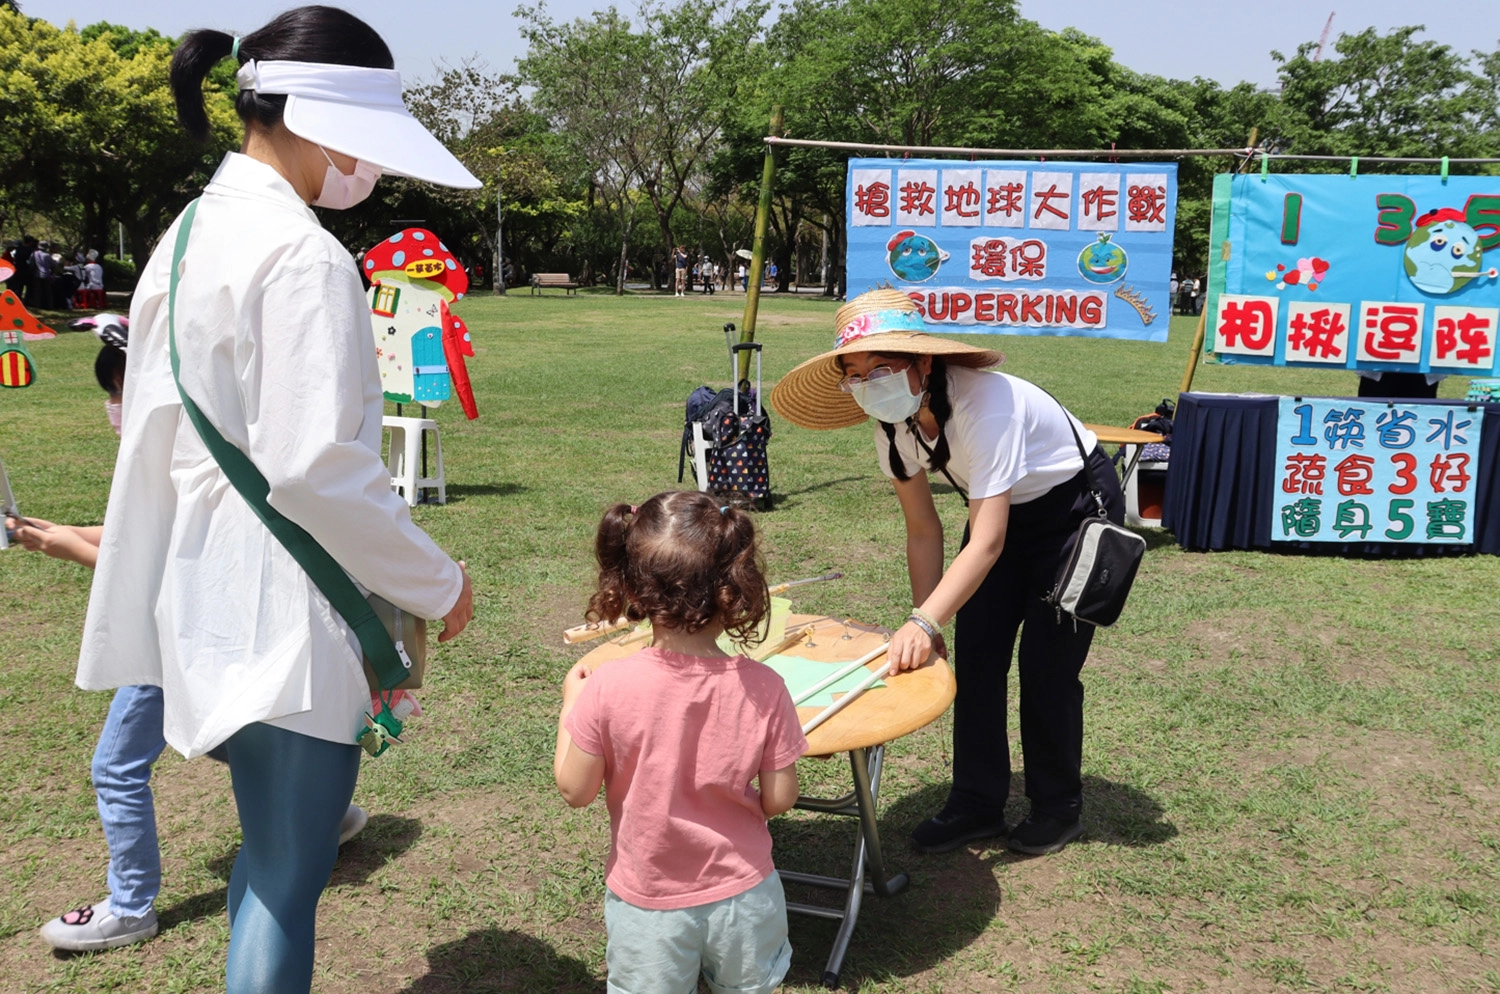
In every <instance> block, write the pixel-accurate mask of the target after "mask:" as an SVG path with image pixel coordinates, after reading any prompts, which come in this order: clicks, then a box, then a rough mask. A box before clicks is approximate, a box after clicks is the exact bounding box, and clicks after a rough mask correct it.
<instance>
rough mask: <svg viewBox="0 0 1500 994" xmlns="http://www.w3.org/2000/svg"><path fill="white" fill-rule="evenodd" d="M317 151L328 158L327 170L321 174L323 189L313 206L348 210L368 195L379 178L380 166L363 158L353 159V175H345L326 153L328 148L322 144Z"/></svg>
mask: <svg viewBox="0 0 1500 994" xmlns="http://www.w3.org/2000/svg"><path fill="white" fill-rule="evenodd" d="M318 151H320V152H322V153H323V158H325V159H327V160H328V171H327V172H326V173H324V174H323V191H322V192H321V193H319V194H318V196H317V198H316V199H315V200H313V206H314V207H327V208H328V209H329V210H335V211H343V210H348V209H349V208H350V207H353V206H354V205H355V204H357V203H359V202H360V201H362V200H364V199H365V198H366V197H368V196H369V195H370V193H371V191H373V190H374V189H375V181H376V180H378V179H380V167H379V166H376V165H372V164H371V163H368V162H366V161H365V160H363V159H355V160H354V175H352V176H346V175H344V174H343V173H341V172H339V167H338V166H335V165H334V164H333V157H332V156H330V155H329V154H328V149H326V148H324V147H323V146H322V145H319V146H318Z"/></svg>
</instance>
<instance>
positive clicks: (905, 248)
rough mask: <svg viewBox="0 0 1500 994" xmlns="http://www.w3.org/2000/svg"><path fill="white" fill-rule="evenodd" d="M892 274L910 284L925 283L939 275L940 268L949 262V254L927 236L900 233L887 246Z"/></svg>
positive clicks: (910, 232)
mask: <svg viewBox="0 0 1500 994" xmlns="http://www.w3.org/2000/svg"><path fill="white" fill-rule="evenodd" d="M885 248H886V251H887V252H888V253H889V254H888V255H887V257H886V258H887V259H888V260H889V262H890V264H891V272H893V273H895V274H896V277H897V278H898V279H902V280H905V281H906V282H908V283H923V282H926V281H927V280H930V279H932V278H933V277H934V276H936V275H937V271H938V267H939V266H941V265H942V264H943V263H945V262H947V261H948V253H947V252H944V251H943V250H942V249H941V248H939V247H938V243H937V242H935V241H933V240H932V239H931V238H928V237H927V236H926V235H919V234H917V233H916V232H915V231H898V232H896V234H895V235H894V236H892V238H891V240H890V241H888V242H886V244H885Z"/></svg>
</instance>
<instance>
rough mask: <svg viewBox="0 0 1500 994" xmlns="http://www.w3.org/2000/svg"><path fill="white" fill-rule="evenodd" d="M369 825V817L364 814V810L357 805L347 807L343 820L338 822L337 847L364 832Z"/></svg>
mask: <svg viewBox="0 0 1500 994" xmlns="http://www.w3.org/2000/svg"><path fill="white" fill-rule="evenodd" d="M369 823H370V816H369V815H367V814H365V809H364V808H362V807H360V806H359V805H358V804H351V805H349V810H348V811H345V812H344V820H343V821H341V822H339V845H343V844H344V843H345V842H348V841H349V840H350V839H352V838H354V837H355V836H356V835H358V834H359V833H360V832H363V831H364V830H365V826H366V825H368V824H369Z"/></svg>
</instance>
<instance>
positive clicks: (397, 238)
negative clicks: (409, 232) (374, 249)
mask: <svg viewBox="0 0 1500 994" xmlns="http://www.w3.org/2000/svg"><path fill="white" fill-rule="evenodd" d="M404 234H406V232H404V231H398V232H396V233H395V234H394V235H392V236H391V237H390V243H391V244H392V245H394V244H396V243H397V242H399V241H400V240H401V236H402V235H404Z"/></svg>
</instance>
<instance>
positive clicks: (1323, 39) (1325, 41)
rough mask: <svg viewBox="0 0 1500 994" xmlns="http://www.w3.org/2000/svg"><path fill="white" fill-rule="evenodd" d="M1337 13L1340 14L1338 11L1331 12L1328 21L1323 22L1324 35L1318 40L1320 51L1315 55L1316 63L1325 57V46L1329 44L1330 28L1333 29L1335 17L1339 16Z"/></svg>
mask: <svg viewBox="0 0 1500 994" xmlns="http://www.w3.org/2000/svg"><path fill="white" fill-rule="evenodd" d="M1337 13H1338V11H1336V10H1331V11H1329V12H1328V20H1327V21H1325V22H1323V34H1322V36H1321V37H1319V38H1318V50H1317V51H1316V52H1314V53H1313V57H1312V60H1313V61H1314V62H1316V61H1318V60H1319V59H1321V58H1322V57H1323V46H1324V45H1326V44H1328V31H1329V29H1330V28H1332V27H1333V15H1334V14H1337Z"/></svg>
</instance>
